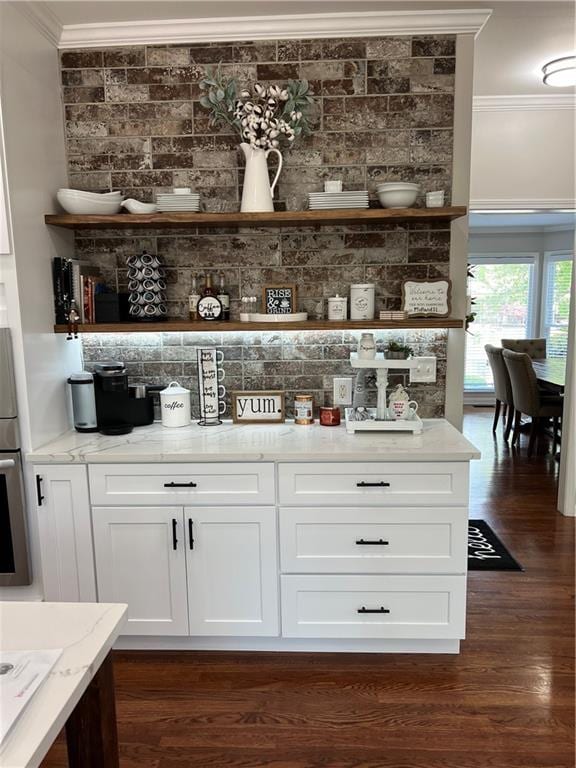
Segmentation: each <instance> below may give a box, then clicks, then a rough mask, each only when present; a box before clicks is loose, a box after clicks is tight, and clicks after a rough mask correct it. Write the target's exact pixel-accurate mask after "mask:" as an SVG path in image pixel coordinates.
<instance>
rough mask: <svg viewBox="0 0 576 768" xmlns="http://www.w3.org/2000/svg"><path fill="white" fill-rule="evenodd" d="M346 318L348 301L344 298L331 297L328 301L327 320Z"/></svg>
mask: <svg viewBox="0 0 576 768" xmlns="http://www.w3.org/2000/svg"><path fill="white" fill-rule="evenodd" d="M347 317H348V299H347V298H346V296H338V294H336V296H332V297H331V298H329V299H328V320H346V318H347Z"/></svg>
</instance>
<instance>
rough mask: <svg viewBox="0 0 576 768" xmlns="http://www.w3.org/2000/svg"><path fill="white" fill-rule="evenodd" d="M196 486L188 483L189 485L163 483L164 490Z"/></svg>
mask: <svg viewBox="0 0 576 768" xmlns="http://www.w3.org/2000/svg"><path fill="white" fill-rule="evenodd" d="M197 487H198V485H197V484H196V483H193V482H192V481H190V482H189V483H164V488H197Z"/></svg>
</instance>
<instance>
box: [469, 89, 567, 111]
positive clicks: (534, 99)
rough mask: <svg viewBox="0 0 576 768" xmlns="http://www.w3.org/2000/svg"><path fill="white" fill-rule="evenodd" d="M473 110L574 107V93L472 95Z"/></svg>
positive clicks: (537, 109) (527, 109)
mask: <svg viewBox="0 0 576 768" xmlns="http://www.w3.org/2000/svg"><path fill="white" fill-rule="evenodd" d="M473 109H474V112H541V111H543V110H548V109H553V110H558V109H570V110H574V109H576V94H575V93H574V92H571V93H526V94H519V95H509V96H474V100H473Z"/></svg>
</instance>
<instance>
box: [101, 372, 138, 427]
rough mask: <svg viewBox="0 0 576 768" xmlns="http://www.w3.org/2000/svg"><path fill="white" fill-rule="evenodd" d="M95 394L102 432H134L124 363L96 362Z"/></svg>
mask: <svg viewBox="0 0 576 768" xmlns="http://www.w3.org/2000/svg"><path fill="white" fill-rule="evenodd" d="M94 395H95V399H96V419H97V421H98V429H99V430H100V432H102V433H103V434H105V435H126V434H128V432H132V429H133V428H134V424H133V423H132V422H131V421H130V420H129V408H130V398H129V391H128V374H127V373H126V366H125V365H124V363H119V362H115V361H110V362H105V363H96V365H95V366H94Z"/></svg>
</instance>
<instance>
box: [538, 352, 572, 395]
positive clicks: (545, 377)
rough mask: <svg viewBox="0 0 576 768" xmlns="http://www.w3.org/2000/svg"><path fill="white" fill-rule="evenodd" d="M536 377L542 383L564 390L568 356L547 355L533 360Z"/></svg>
mask: <svg viewBox="0 0 576 768" xmlns="http://www.w3.org/2000/svg"><path fill="white" fill-rule="evenodd" d="M532 367H533V368H534V372H535V374H536V378H537V379H538V381H539V382H541V383H542V384H547V385H549V386H551V387H553V388H554V389H557V390H558V391H560V392H562V391H563V390H564V387H565V383H566V358H565V357H546V358H543V359H542V360H532Z"/></svg>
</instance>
